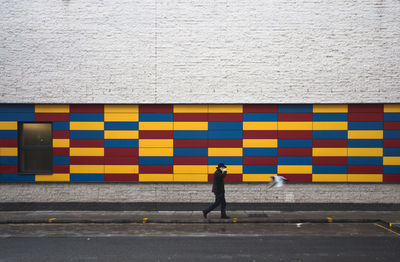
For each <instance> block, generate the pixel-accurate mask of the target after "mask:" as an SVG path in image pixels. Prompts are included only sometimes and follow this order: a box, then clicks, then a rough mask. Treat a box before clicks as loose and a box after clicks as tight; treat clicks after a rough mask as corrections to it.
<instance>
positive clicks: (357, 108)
mask: <svg viewBox="0 0 400 262" xmlns="http://www.w3.org/2000/svg"><path fill="white" fill-rule="evenodd" d="M348 108H349V113H353V112H360V113H364V112H371V113H373V112H375V113H379V112H383V104H377V105H375V104H371V105H369V104H364V105H358V104H354V105H349V107H348Z"/></svg>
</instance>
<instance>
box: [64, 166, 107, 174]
mask: <svg viewBox="0 0 400 262" xmlns="http://www.w3.org/2000/svg"><path fill="white" fill-rule="evenodd" d="M69 171H70V173H71V174H104V165H70V166H69Z"/></svg>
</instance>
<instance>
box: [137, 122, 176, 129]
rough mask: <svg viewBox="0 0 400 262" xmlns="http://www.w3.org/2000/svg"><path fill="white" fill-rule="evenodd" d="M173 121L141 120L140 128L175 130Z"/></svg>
mask: <svg viewBox="0 0 400 262" xmlns="http://www.w3.org/2000/svg"><path fill="white" fill-rule="evenodd" d="M173 129H174V123H173V122H140V123H139V130H173Z"/></svg>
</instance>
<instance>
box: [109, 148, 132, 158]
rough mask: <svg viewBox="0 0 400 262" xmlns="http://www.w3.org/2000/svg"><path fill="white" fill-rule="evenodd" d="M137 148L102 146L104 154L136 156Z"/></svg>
mask: <svg viewBox="0 0 400 262" xmlns="http://www.w3.org/2000/svg"><path fill="white" fill-rule="evenodd" d="M138 155H139V149H138V148H130V147H126V148H114V147H106V148H104V156H107V157H109V156H111V157H112V156H138Z"/></svg>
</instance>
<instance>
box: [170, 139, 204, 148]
mask: <svg viewBox="0 0 400 262" xmlns="http://www.w3.org/2000/svg"><path fill="white" fill-rule="evenodd" d="M174 147H208V140H207V139H174Z"/></svg>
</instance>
